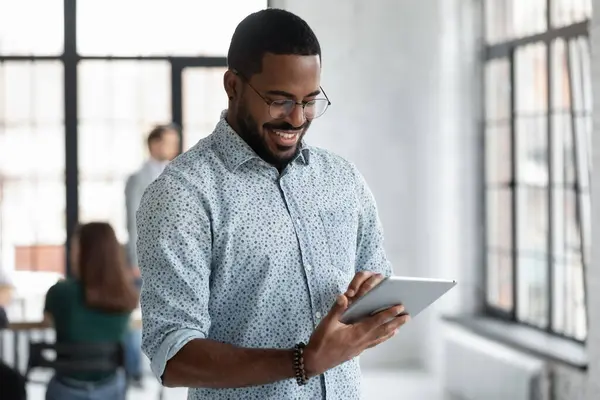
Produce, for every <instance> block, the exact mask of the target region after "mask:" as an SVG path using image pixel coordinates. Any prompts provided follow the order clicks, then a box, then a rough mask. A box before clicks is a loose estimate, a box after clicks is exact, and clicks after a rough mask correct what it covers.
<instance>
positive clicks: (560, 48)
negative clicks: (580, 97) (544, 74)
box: [552, 39, 571, 112]
mask: <svg viewBox="0 0 600 400" xmlns="http://www.w3.org/2000/svg"><path fill="white" fill-rule="evenodd" d="M566 51H567V50H566V44H565V41H564V40H563V39H557V40H555V41H554V43H552V109H553V111H555V112H566V111H569V110H570V109H571V95H570V88H569V81H570V78H569V73H568V69H567V53H566Z"/></svg>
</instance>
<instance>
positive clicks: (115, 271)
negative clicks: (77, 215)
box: [44, 222, 138, 400]
mask: <svg viewBox="0 0 600 400" xmlns="http://www.w3.org/2000/svg"><path fill="white" fill-rule="evenodd" d="M71 248H72V253H71V261H72V265H73V278H69V279H66V280H63V281H60V282H58V283H56V284H55V285H54V286H52V287H51V288H50V289H49V290H48V293H47V295H46V305H45V308H44V314H45V317H46V319H47V320H48V321H49V322H51V323H53V325H54V328H55V330H56V341H57V343H82V342H83V343H96V342H104V343H110V342H114V343H119V342H121V341H122V340H123V337H124V335H125V333H126V332H127V330H128V327H129V317H130V314H131V312H132V311H133V310H134V309H135V308H136V307H137V304H138V295H137V292H136V290H135V288H134V286H133V284H132V283H131V280H130V279H129V274H128V272H127V269H126V263H125V257H124V254H123V250H122V248H121V246H120V244H119V242H118V241H117V238H116V235H115V232H114V230H113V229H112V227H111V226H110V225H109V224H107V223H102V222H93V223H89V224H85V225H82V226H81V227H80V228H79V231H78V234H77V235H76V237H75V238H74V240H73V243H72V246H71ZM54 399H56V400H59V399H60V400H79V399H111V400H124V399H125V378H124V376H123V375H122V374H121V373H116V374H115V373H108V374H107V373H90V372H78V373H73V374H69V375H65V374H62V375H56V376H54V377H53V378H52V380H51V381H50V383H49V384H48V389H47V392H46V400H54Z"/></svg>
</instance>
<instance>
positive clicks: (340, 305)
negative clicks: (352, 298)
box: [325, 294, 348, 321]
mask: <svg viewBox="0 0 600 400" xmlns="http://www.w3.org/2000/svg"><path fill="white" fill-rule="evenodd" d="M347 308H348V298H347V297H346V296H345V295H343V294H341V295H339V296H338V297H337V299H336V300H335V303H333V306H332V307H331V310H330V311H329V314H327V316H326V317H325V318H330V319H332V320H335V321H339V319H340V317H341V316H342V314H343V313H344V311H346V309H347Z"/></svg>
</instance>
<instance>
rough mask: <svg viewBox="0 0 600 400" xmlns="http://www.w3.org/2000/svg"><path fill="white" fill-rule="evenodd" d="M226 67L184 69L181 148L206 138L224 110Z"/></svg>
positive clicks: (225, 103) (186, 147) (225, 106)
mask: <svg viewBox="0 0 600 400" xmlns="http://www.w3.org/2000/svg"><path fill="white" fill-rule="evenodd" d="M225 71H226V68H186V69H184V70H183V77H182V85H183V88H182V91H183V149H184V150H187V149H189V148H190V147H192V146H193V145H195V144H196V143H197V142H198V140H200V139H202V138H203V137H206V136H208V135H209V134H210V133H211V132H212V131H213V130H214V128H215V125H216V124H217V122H218V121H219V116H220V114H221V111H223V110H224V109H226V108H227V94H226V93H225V90H224V89H223V74H224V73H225Z"/></svg>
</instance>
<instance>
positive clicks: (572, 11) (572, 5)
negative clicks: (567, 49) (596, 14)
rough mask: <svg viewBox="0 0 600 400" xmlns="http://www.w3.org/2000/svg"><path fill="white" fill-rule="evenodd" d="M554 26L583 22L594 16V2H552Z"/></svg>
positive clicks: (567, 0) (585, 0)
mask: <svg viewBox="0 0 600 400" xmlns="http://www.w3.org/2000/svg"><path fill="white" fill-rule="evenodd" d="M551 3H552V8H551V14H552V15H551V17H550V18H551V21H552V26H554V27H559V26H565V25H570V24H573V23H576V22H581V21H584V20H586V19H589V18H591V16H592V0H552V1H551Z"/></svg>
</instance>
